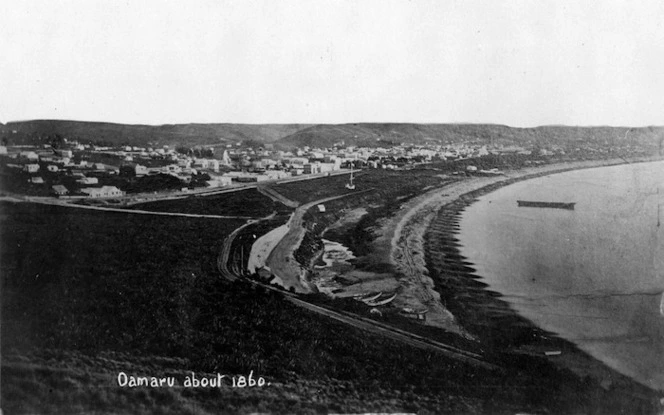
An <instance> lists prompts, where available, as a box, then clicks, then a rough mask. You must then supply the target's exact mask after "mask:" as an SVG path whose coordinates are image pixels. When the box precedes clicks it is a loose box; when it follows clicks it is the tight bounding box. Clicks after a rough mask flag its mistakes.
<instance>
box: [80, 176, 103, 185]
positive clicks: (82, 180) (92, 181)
mask: <svg viewBox="0 0 664 415" xmlns="http://www.w3.org/2000/svg"><path fill="white" fill-rule="evenodd" d="M76 183H80V184H97V183H99V179H98V178H96V177H82V178H80V179H78V180H76Z"/></svg>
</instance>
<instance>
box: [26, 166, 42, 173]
mask: <svg viewBox="0 0 664 415" xmlns="http://www.w3.org/2000/svg"><path fill="white" fill-rule="evenodd" d="M23 171H26V172H28V173H37V172H38V171H39V164H26V165H25V166H23Z"/></svg>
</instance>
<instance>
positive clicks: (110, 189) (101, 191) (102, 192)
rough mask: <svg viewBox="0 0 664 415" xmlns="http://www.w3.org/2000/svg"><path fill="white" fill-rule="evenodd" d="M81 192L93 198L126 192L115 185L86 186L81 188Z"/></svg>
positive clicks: (115, 195) (113, 195)
mask: <svg viewBox="0 0 664 415" xmlns="http://www.w3.org/2000/svg"><path fill="white" fill-rule="evenodd" d="M81 192H82V193H85V194H87V195H88V197H91V198H104V197H118V196H124V194H125V192H123V191H122V190H120V189H118V188H117V187H115V186H102V187H85V188H82V189H81Z"/></svg>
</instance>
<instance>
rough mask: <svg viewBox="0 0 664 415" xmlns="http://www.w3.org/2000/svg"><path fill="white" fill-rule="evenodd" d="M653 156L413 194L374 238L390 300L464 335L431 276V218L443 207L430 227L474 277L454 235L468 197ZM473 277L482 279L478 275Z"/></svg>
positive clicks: (520, 173)
mask: <svg viewBox="0 0 664 415" xmlns="http://www.w3.org/2000/svg"><path fill="white" fill-rule="evenodd" d="M656 160H660V159H659V158H644V159H638V160H629V161H628V160H624V159H613V160H590V161H580V162H570V163H560V164H549V165H544V166H537V167H528V168H524V169H520V170H514V171H508V172H506V173H505V175H504V176H492V177H472V178H470V179H464V180H460V181H458V182H455V183H452V184H450V185H447V186H444V187H442V188H437V189H434V190H432V191H430V192H427V193H425V194H423V195H421V196H418V197H416V198H415V199H413V200H411V201H409V202H408V203H406V204H405V205H404V206H403V207H402V210H401V211H400V212H399V213H398V214H397V215H395V216H393V217H391V218H389V219H388V220H386V221H385V223H384V224H383V226H382V232H381V236H379V237H378V238H377V239H376V240H375V241H374V244H373V245H374V254H373V255H372V256H374V257H376V256H377V257H382V258H383V259H385V260H388V261H389V262H390V263H391V264H393V265H394V267H395V269H396V270H397V278H398V280H399V283H400V285H401V287H402V291H401V293H400V295H399V297H398V298H397V300H395V305H397V306H401V307H411V308H422V307H426V308H428V309H429V313H428V316H427V317H428V318H427V322H426V324H427V325H431V326H435V327H439V328H443V329H445V330H448V331H453V332H456V333H460V334H466V335H467V331H466V329H465V327H464V324H460V323H459V321H458V318H457V316H456V315H455V314H454V312H453V311H452V310H450V309H449V307H447V306H446V304H445V303H446V302H448V301H449V300H450V298H449V297H446V296H445V295H443V296H441V292H442V291H441V290H440V287H437V286H438V285H439V283H437V282H436V279H437V278H439V276H438V275H437V273H436V271H435V269H432V266H431V265H432V263H431V255H430V252H429V254H427V252H428V250H430V248H431V247H430V246H428V245H429V244H428V242H427V240H426V239H427V237H428V236H427V235H428V234H429V233H430V232H429V231H430V228H431V224H432V221H433V220H434V218H436V217H437V216H438V215H439V214H440V212H441V211H444V212H447V213H445V214H446V215H449V217H447V218H446V219H445V220H446V221H447V223H448V225H449V226H447V227H445V228H436V229H433V231H435V232H437V233H440V234H441V235H442V236H444V237H445V238H446V240H445V241H444V243H442V245H441V246H440V248H441V249H445V250H447V251H449V258H450V261H451V262H450V264H448V265H449V266H451V268H450V271H453V272H454V273H455V275H456V273H459V272H463V273H464V274H463V276H464V277H467V276H469V275H470V278H471V279H473V280H475V281H476V280H477V279H478V278H479V277H477V276H475V275H472V273H473V272H474V269H472V268H470V267H469V266H472V264H468V263H467V262H465V258H464V257H463V256H461V254H460V252H459V250H458V241H457V240H456V239H455V238H454V235H456V233H457V232H458V226H459V225H458V222H457V221H456V220H455V219H454V218H455V216H456V215H458V214H460V212H461V211H462V210H463V208H465V206H467V204H469V203H472V201H473V200H474V199H475V198H477V197H479V196H481V195H484V194H487V193H489V192H492V191H494V190H496V189H498V188H500V187H503V186H507V185H510V184H513V183H516V182H518V181H522V180H528V179H533V178H537V177H542V176H546V175H551V174H556V173H563V172H567V171H572V170H579V169H588V168H598V167H607V166H613V165H619V164H625V163H629V162H649V161H656ZM453 259H454V260H453ZM439 265H440V264H439ZM443 269H446V268H443ZM466 279H467V278H466ZM476 283H477V284H479V285H483V283H480V282H479V281H476ZM482 288H483V287H482Z"/></svg>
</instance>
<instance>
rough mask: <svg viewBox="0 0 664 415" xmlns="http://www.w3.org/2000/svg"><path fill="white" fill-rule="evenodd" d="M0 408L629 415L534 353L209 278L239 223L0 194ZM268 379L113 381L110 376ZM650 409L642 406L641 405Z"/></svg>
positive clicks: (619, 401) (632, 408)
mask: <svg viewBox="0 0 664 415" xmlns="http://www.w3.org/2000/svg"><path fill="white" fill-rule="evenodd" d="M0 212H1V213H2V215H1V219H0V225H1V227H2V239H1V244H2V245H1V246H0V248H1V249H0V255H1V256H0V265H1V269H0V274H1V276H2V292H1V295H2V298H1V300H2V302H1V303H2V324H1V330H2V337H1V340H2V372H1V378H0V382H1V386H2V392H1V393H2V409H3V410H4V411H5V412H6V413H11V414H14V413H81V412H83V413H90V412H95V413H197V414H198V413H249V412H255V411H264V412H265V411H267V412H272V413H321V412H323V413H324V412H328V411H330V412H380V411H383V412H394V411H397V412H398V411H402V412H404V411H408V412H421V413H471V414H475V413H491V414H495V413H516V412H519V411H529V412H545V411H548V412H553V413H569V412H572V411H579V410H581V411H583V410H588V409H590V408H594V409H598V410H600V412H602V413H612V412H618V411H625V410H626V408H629V412H630V413H637V412H638V411H639V409H640V408H639V407H638V406H637V405H638V404H639V402H627V401H625V399H624V398H623V397H615V396H614V395H613V394H611V393H610V392H609V391H604V390H603V389H601V388H600V387H599V386H597V385H595V384H593V383H592V382H586V381H583V380H579V379H577V378H576V377H574V376H573V375H571V374H570V373H567V372H562V371H559V370H557V369H555V368H552V367H550V366H547V365H546V364H539V366H537V367H531V368H530V370H528V371H522V370H513V369H510V368H505V369H504V370H501V371H489V370H487V369H481V368H476V367H471V366H467V365H465V364H462V363H459V362H457V361H454V360H450V359H448V358H446V357H444V356H442V355H440V354H438V353H435V352H424V351H422V350H419V349H413V348H410V347H406V346H404V345H403V344H401V343H398V342H394V341H392V340H389V339H386V338H383V337H378V336H374V335H368V334H366V333H364V332H361V331H358V330H356V329H353V328H350V327H347V326H345V325H342V324H339V323H335V322H333V321H331V320H328V319H326V318H324V317H321V316H318V315H315V314H311V313H309V312H307V311H305V310H303V309H300V308H298V307H296V306H294V305H292V304H290V303H289V302H287V301H285V300H284V299H283V298H282V297H281V296H280V295H279V294H275V293H268V292H265V291H262V290H260V289H258V290H257V289H254V288H253V287H251V286H249V285H247V284H244V283H235V284H230V283H228V282H226V281H224V280H223V279H221V278H219V276H218V274H217V271H216V264H215V262H216V258H217V254H218V252H219V247H220V244H221V241H222V240H223V237H224V236H225V235H226V234H228V232H230V231H231V230H232V229H234V228H235V227H236V226H238V225H239V224H241V223H242V222H241V221H219V220H211V219H191V218H173V217H157V216H155V217H146V216H143V215H140V216H139V215H132V214H130V213H126V214H125V213H107V212H97V211H81V210H79V209H70V208H65V207H58V206H43V205H32V204H9V203H3V204H2V205H0ZM252 370H253V371H254V374H255V376H257V375H259V376H263V377H265V378H266V379H267V380H268V381H269V382H270V383H271V385H270V386H269V387H264V388H261V389H258V388H251V389H249V388H247V389H237V388H236V389H232V388H230V387H229V385H226V384H225V385H224V386H223V387H222V388H183V387H174V388H154V389H153V388H147V387H138V388H122V387H119V386H118V384H117V376H118V373H119V372H121V371H124V372H126V373H128V374H134V375H137V376H174V377H179V378H183V377H184V376H186V375H187V374H189V373H191V372H195V373H196V375H197V376H200V377H203V376H205V375H206V374H210V375H214V374H216V373H222V374H227V375H246V374H248V373H249V372H250V371H252ZM641 409H647V408H643V407H642V408H641Z"/></svg>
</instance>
